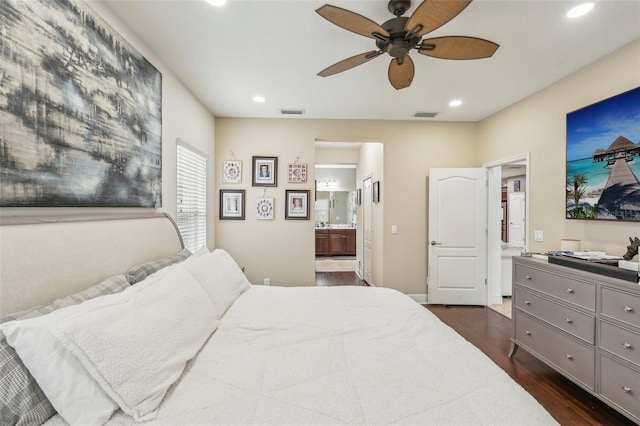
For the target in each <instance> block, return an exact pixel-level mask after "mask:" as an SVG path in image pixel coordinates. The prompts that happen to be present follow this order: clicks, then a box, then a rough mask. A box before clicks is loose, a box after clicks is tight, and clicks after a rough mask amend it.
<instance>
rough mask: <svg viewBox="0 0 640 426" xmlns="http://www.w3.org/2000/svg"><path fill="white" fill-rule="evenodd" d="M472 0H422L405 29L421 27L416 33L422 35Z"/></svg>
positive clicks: (440, 24) (450, 18)
mask: <svg viewBox="0 0 640 426" xmlns="http://www.w3.org/2000/svg"><path fill="white" fill-rule="evenodd" d="M471 1H472V0H424V1H423V2H422V3H421V4H420V5H419V6H418V7H417V8H416V10H415V11H414V12H413V14H412V15H411V17H410V18H409V20H408V21H407V24H406V25H405V27H404V28H405V30H407V31H412V30H413V29H414V28H415V27H416V26H417V25H422V28H421V29H420V30H419V31H418V32H416V35H419V36H423V35H425V34H427V33H430V32H431V31H433V30H435V29H436V28H440V27H441V26H443V25H444V24H446V23H447V22H449V21H450V20H452V19H453V18H455V17H456V16H457V15H458V14H459V13H460V12H462V11H463V10H464V8H465V7H467V6H469V3H471Z"/></svg>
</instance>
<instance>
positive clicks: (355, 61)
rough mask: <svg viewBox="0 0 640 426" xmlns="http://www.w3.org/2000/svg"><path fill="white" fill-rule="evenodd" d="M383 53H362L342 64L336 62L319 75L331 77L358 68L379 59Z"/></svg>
mask: <svg viewBox="0 0 640 426" xmlns="http://www.w3.org/2000/svg"><path fill="white" fill-rule="evenodd" d="M381 53H382V52H378V51H376V50H372V51H371V52H366V53H361V54H359V55H355V56H352V57H350V58H347V59H344V60H342V61H340V62H336V63H335V64H333V65H331V66H330V67H327V68H325V69H323V70H322V71H320V72H319V73H318V75H319V76H320V77H329V76H330V75H334V74H338V73H339V72H342V71H346V70H350V69H351V68H353V67H357V66H358V65H362V64H364V63H365V62H369V61H370V60H372V59H373V58H377V57H378V56H380V54H381Z"/></svg>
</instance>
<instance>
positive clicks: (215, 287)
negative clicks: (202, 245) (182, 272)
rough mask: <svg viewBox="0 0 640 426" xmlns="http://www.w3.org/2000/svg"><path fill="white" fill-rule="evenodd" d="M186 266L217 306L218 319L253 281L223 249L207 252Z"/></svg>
mask: <svg viewBox="0 0 640 426" xmlns="http://www.w3.org/2000/svg"><path fill="white" fill-rule="evenodd" d="M184 267H185V268H186V269H187V270H188V271H189V272H191V273H192V274H193V276H194V277H195V278H196V280H198V282H199V283H200V285H202V288H204V290H205V291H206V292H207V294H208V295H209V298H211V301H212V302H213V305H214V306H215V307H216V312H217V313H218V319H220V318H222V315H224V313H225V312H226V311H227V309H229V307H230V306H231V305H232V304H233V302H235V301H236V299H237V298H238V297H239V296H240V294H242V293H244V292H245V291H247V290H249V288H250V287H251V283H250V282H249V281H248V280H247V277H246V276H245V275H244V274H243V273H242V270H241V269H240V267H238V265H237V264H236V262H235V261H234V260H233V258H232V257H231V255H230V254H229V253H227V252H226V251H224V250H222V249H216V250H214V251H212V252H211V253H209V254H205V255H204V256H202V257H199V258H197V259H195V260H193V261H192V262H189V263H188V264H185V265H184Z"/></svg>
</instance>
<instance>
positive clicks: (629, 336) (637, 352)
mask: <svg viewBox="0 0 640 426" xmlns="http://www.w3.org/2000/svg"><path fill="white" fill-rule="evenodd" d="M600 347H601V348H602V349H606V350H608V351H609V352H611V353H614V354H616V355H618V356H619V357H620V358H624V359H626V360H627V361H629V362H632V363H634V364H636V365H637V366H638V367H640V334H639V333H634V332H632V331H629V330H625V329H624V328H621V327H618V326H616V325H613V324H609V323H608V322H605V321H600ZM638 392H640V389H638Z"/></svg>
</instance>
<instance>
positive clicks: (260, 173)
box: [251, 156, 278, 186]
mask: <svg viewBox="0 0 640 426" xmlns="http://www.w3.org/2000/svg"><path fill="white" fill-rule="evenodd" d="M251 175H252V178H253V182H252V183H251V185H252V186H278V157H256V156H254V157H253V171H252V173H251Z"/></svg>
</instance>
